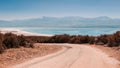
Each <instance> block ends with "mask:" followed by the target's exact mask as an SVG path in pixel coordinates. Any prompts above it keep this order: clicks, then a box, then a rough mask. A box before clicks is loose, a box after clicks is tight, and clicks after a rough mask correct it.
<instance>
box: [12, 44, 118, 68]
mask: <svg viewBox="0 0 120 68" xmlns="http://www.w3.org/2000/svg"><path fill="white" fill-rule="evenodd" d="M56 45H60V46H64V47H65V46H66V49H64V51H62V52H57V53H54V54H49V55H47V57H46V56H44V57H38V58H35V59H33V60H30V61H27V62H24V63H22V64H18V65H14V66H12V67H11V68H119V67H118V65H119V63H120V62H119V61H118V60H116V59H114V58H112V57H109V56H108V55H107V54H106V53H104V52H103V51H101V50H100V49H98V48H95V47H91V46H85V45H77V44H56Z"/></svg>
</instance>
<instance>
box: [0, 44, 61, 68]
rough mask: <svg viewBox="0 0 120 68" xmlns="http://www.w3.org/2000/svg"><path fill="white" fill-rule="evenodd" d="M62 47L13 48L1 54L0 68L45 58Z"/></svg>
mask: <svg viewBox="0 0 120 68" xmlns="http://www.w3.org/2000/svg"><path fill="white" fill-rule="evenodd" d="M61 49H62V47H61V46H54V45H52V46H49V45H42V44H34V48H24V47H20V48H12V49H7V50H5V52H4V53H3V54H0V68H6V67H7V66H10V65H14V64H19V63H22V62H24V61H26V60H30V59H32V58H35V57H40V56H44V55H47V54H50V53H54V52H57V51H59V50H61Z"/></svg>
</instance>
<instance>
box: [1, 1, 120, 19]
mask: <svg viewBox="0 0 120 68" xmlns="http://www.w3.org/2000/svg"><path fill="white" fill-rule="evenodd" d="M43 16H49V17H65V16H80V17H89V18H91V17H99V16H108V17H111V18H120V0H0V20H16V19H29V18H40V17H43Z"/></svg>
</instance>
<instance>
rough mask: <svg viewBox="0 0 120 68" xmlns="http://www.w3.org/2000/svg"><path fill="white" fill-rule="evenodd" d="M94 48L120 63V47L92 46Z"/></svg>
mask: <svg viewBox="0 0 120 68" xmlns="http://www.w3.org/2000/svg"><path fill="white" fill-rule="evenodd" d="M92 47H96V48H98V49H100V50H102V51H103V52H105V53H106V54H108V55H109V56H110V57H113V58H115V59H117V60H119V61H120V47H106V46H103V45H92Z"/></svg>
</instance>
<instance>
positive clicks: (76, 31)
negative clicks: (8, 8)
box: [22, 28, 120, 36]
mask: <svg viewBox="0 0 120 68" xmlns="http://www.w3.org/2000/svg"><path fill="white" fill-rule="evenodd" d="M22 30H24V31H28V32H32V33H39V34H50V35H56V34H69V35H91V36H98V35H101V34H112V33H115V32H116V31H120V28H23V29H22Z"/></svg>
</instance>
